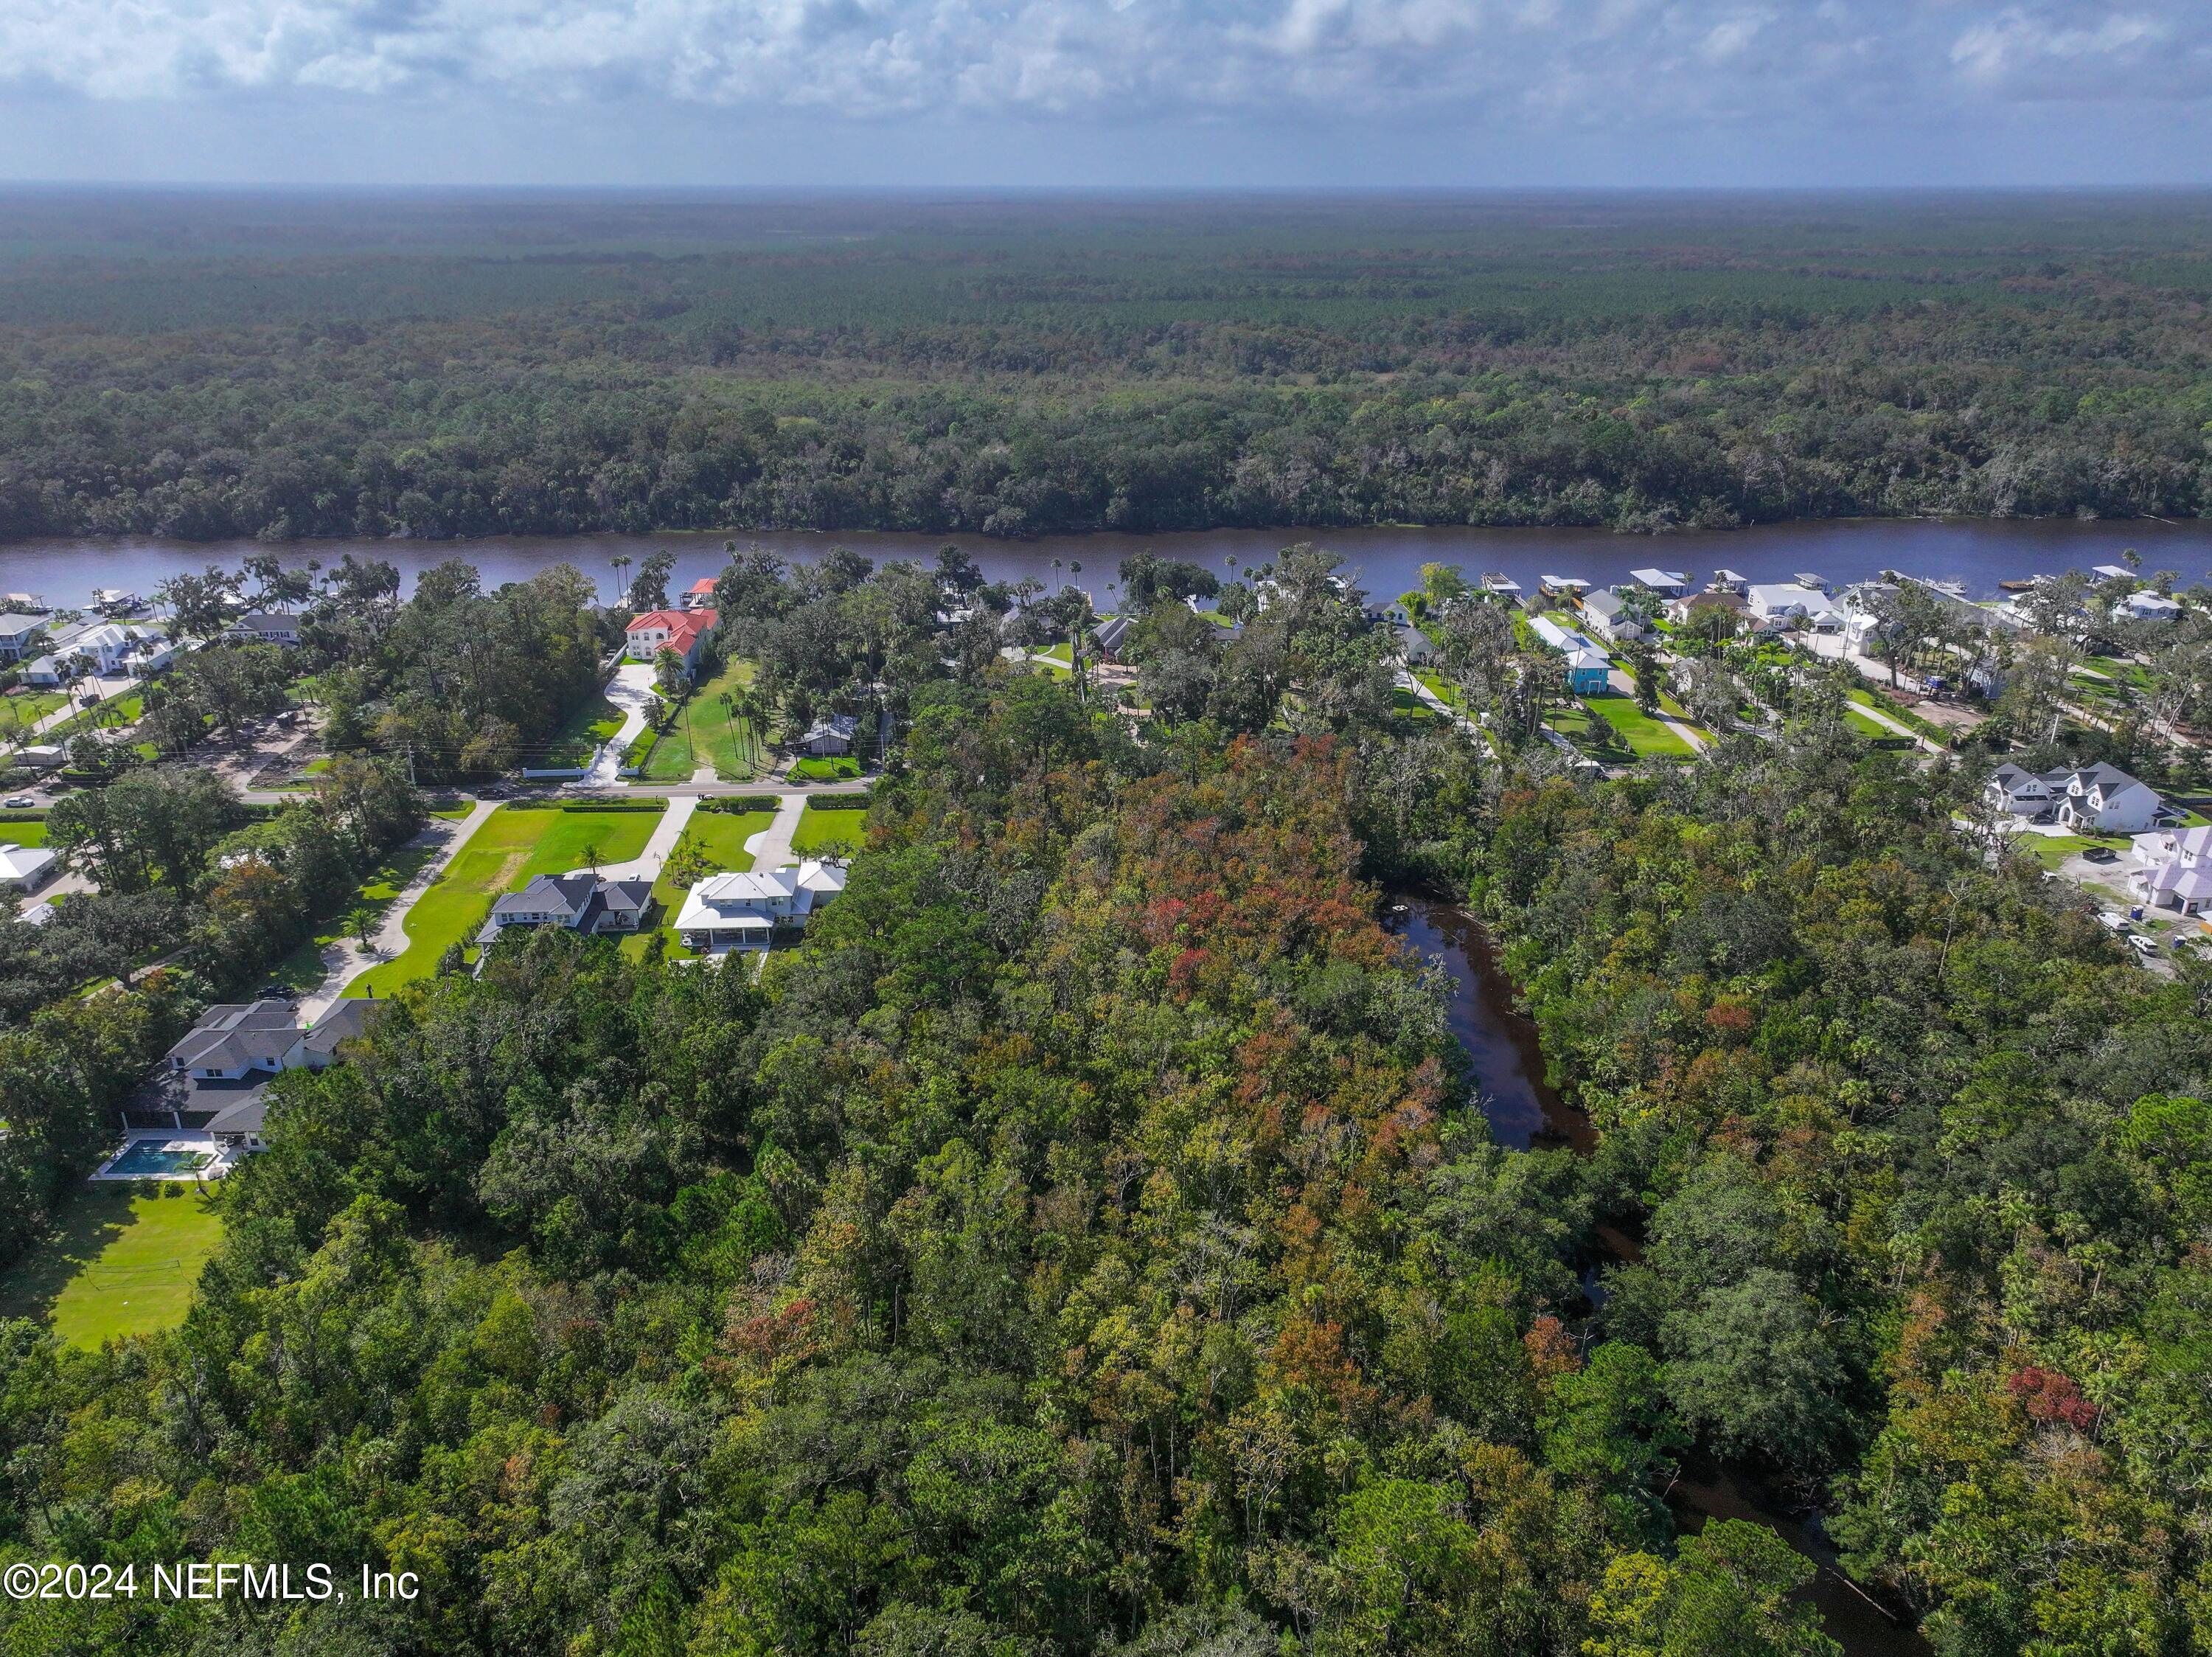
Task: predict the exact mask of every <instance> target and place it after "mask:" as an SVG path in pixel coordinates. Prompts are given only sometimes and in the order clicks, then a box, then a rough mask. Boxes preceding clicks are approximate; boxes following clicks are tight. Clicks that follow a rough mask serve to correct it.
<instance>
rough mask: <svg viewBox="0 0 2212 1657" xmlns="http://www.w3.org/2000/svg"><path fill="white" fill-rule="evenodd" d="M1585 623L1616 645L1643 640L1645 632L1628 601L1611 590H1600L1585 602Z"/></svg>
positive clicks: (1586, 598)
mask: <svg viewBox="0 0 2212 1657" xmlns="http://www.w3.org/2000/svg"><path fill="white" fill-rule="evenodd" d="M1583 624H1584V625H1585V626H1587V627H1588V628H1589V631H1591V632H1593V633H1595V634H1596V635H1597V636H1598V637H1600V638H1601V639H1606V640H1608V641H1610V642H1611V643H1615V644H1625V643H1627V642H1628V641H1629V640H1631V639H1639V638H1642V637H1644V632H1645V628H1644V624H1643V623H1642V622H1640V621H1638V619H1637V618H1636V613H1635V612H1633V611H1632V610H1631V609H1629V607H1628V602H1627V600H1625V599H1623V598H1622V597H1621V596H1620V594H1618V593H1616V592H1614V591H1613V589H1612V588H1599V589H1598V590H1597V591H1596V592H1595V593H1592V594H1589V595H1588V596H1587V597H1585V598H1584V599H1583Z"/></svg>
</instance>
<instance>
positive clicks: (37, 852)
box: [0, 846, 54, 880]
mask: <svg viewBox="0 0 2212 1657" xmlns="http://www.w3.org/2000/svg"><path fill="white" fill-rule="evenodd" d="M53 861H54V854H53V853H52V852H51V851H49V850H46V847H44V846H0V880H27V879H28V878H29V877H30V876H32V875H33V874H37V873H38V872H39V871H40V869H42V868H46V867H47V866H48V865H49V864H51V863H52V862H53Z"/></svg>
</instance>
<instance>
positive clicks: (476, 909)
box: [346, 810, 660, 996]
mask: <svg viewBox="0 0 2212 1657" xmlns="http://www.w3.org/2000/svg"><path fill="white" fill-rule="evenodd" d="M659 820H660V815H659V813H658V812H650V811H555V810H544V811H495V812H494V813H492V814H491V819H490V821H489V822H487V823H486V824H485V825H483V827H482V828H480V829H478V830H477V832H476V835H475V837H474V838H471V840H470V841H469V843H468V844H466V845H465V846H463V847H462V848H461V849H460V850H459V852H457V853H456V854H455V855H454V857H453V862H451V863H450V864H448V865H447V868H446V872H445V874H443V875H441V877H440V878H439V880H438V883H437V885H435V886H432V887H431V888H430V889H429V890H428V892H424V893H423V894H422V900H421V901H420V902H418V903H417V904H416V905H415V907H414V909H413V911H411V912H410V914H409V915H408V917H407V922H406V931H407V947H406V948H405V949H404V951H402V952H401V953H399V954H398V955H396V956H394V957H393V958H392V959H390V960H388V961H386V962H385V963H384V964H383V965H382V966H376V967H372V968H371V969H370V970H369V971H368V972H365V973H363V974H362V976H361V977H360V978H356V979H355V980H354V981H353V982H352V983H351V984H348V985H347V986H346V994H347V995H349V996H367V995H369V994H371V993H374V994H376V995H380V996H381V995H388V994H389V993H390V992H391V991H392V990H395V989H397V988H398V987H399V986H400V985H401V984H411V983H413V982H414V981H415V980H416V979H417V978H428V977H429V976H430V975H431V974H432V973H433V972H436V971H437V968H438V959H439V957H441V955H443V954H444V953H446V951H447V949H448V948H450V947H452V946H453V945H454V944H457V943H459V944H465V943H466V942H468V941H469V940H470V939H471V937H473V936H474V935H475V934H476V931H477V928H479V927H480V926H482V925H483V918H484V911H485V910H487V909H488V908H489V907H490V905H491V901H492V899H495V898H496V897H498V896H499V895H500V894H501V892H513V891H514V890H515V889H516V888H518V887H520V886H523V885H524V884H526V882H527V881H529V880H531V879H532V877H533V876H535V875H539V874H566V873H567V872H568V870H570V869H572V868H586V867H587V866H588V865H590V864H591V863H592V862H593V861H595V860H596V861H597V862H600V863H618V862H624V861H626V860H628V859H629V858H632V857H635V856H637V855H638V853H640V852H641V851H643V850H645V843H646V842H647V840H649V839H651V838H653V825H654V824H656V823H658V822H659Z"/></svg>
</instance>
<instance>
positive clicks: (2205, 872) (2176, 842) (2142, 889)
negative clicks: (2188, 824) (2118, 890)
mask: <svg viewBox="0 0 2212 1657" xmlns="http://www.w3.org/2000/svg"><path fill="white" fill-rule="evenodd" d="M2135 857H2136V862H2137V863H2138V864H2139V865H2141V867H2139V868H2136V870H2135V872H2134V873H2132V874H2130V875H2129V876H2128V889H2129V890H2130V891H2131V892H2134V893H2135V895H2136V897H2138V898H2140V899H2142V900H2143V901H2144V902H2145V903H2146V904H2148V905H2152V906H2153V907H2154V908H2157V909H2178V910H2179V911H2181V912H2182V913H2183V914H2185V915H2203V914H2212V828H2208V827H2205V826H2204V825H2202V824H2200V825H2197V827H2195V828H2169V829H2160V830H2159V831H2157V832H2154V833H2151V834H2138V835H2136V837H2135Z"/></svg>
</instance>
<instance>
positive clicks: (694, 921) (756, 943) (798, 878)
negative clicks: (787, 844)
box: [676, 858, 845, 955]
mask: <svg viewBox="0 0 2212 1657" xmlns="http://www.w3.org/2000/svg"><path fill="white" fill-rule="evenodd" d="M844 889H845V870H844V868H842V866H840V865H838V864H836V863H831V862H823V861H821V860H819V859H817V858H809V859H807V860H806V861H805V862H799V863H786V864H785V865H783V866H782V867H781V868H772V869H769V870H766V871H765V872H763V871H759V870H756V871H754V872H753V873H751V874H710V875H708V877H707V878H706V879H705V880H701V881H699V882H697V883H696V885H694V886H692V888H691V890H690V892H688V893H686V894H685V896H684V907H683V908H682V910H680V911H678V914H677V917H676V935H677V936H678V937H679V938H681V939H682V940H683V941H684V947H685V948H687V949H696V950H699V951H702V953H707V954H710V955H711V954H721V953H725V952H726V951H728V950H732V949H765V948H767V947H769V941H770V940H771V939H773V938H774V937H775V933H776V930H777V929H779V928H784V929H793V928H799V927H804V926H805V924H806V922H807V919H808V917H810V916H811V915H812V914H813V913H814V911H816V910H817V909H820V908H821V907H822V906H823V905H825V904H827V903H828V902H829V900H830V899H833V898H835V897H836V895H837V894H838V893H839V892H842V891H843V890H844Z"/></svg>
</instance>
